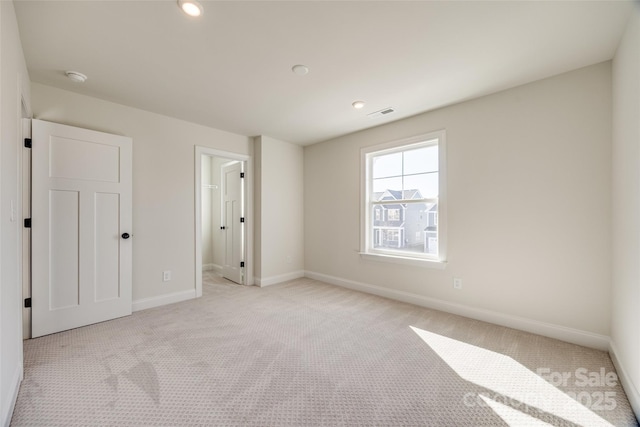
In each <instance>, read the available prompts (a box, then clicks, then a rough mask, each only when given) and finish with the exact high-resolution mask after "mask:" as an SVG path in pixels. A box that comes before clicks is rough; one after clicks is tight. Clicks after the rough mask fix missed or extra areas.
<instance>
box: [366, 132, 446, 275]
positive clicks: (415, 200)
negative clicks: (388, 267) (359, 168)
mask: <svg viewBox="0 0 640 427" xmlns="http://www.w3.org/2000/svg"><path fill="white" fill-rule="evenodd" d="M445 153H446V151H445V133H444V131H440V132H434V133H431V134H428V135H422V136H419V137H415V138H410V139H407V140H402V141H396V142H392V143H389V144H383V145H378V146H374V147H368V148H365V149H363V150H362V161H363V165H364V167H363V170H364V173H365V176H364V177H363V189H362V192H363V194H362V196H363V197H362V200H363V204H364V206H363V216H362V244H361V246H362V247H361V252H362V254H363V255H365V256H366V255H374V256H383V257H384V256H387V257H392V258H394V259H395V258H406V259H415V260H418V261H431V262H433V261H436V262H440V263H442V262H444V261H445V245H444V241H445V235H444V231H445V227H444V225H445V224H444V221H443V218H444V215H443V212H444V206H446V203H445V191H444V190H445V181H444V179H445V176H444V169H445Z"/></svg>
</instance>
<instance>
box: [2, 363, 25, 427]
mask: <svg viewBox="0 0 640 427" xmlns="http://www.w3.org/2000/svg"><path fill="white" fill-rule="evenodd" d="M22 373H23V370H22V362H21V363H19V364H18V367H17V369H16V370H15V372H14V374H13V379H12V380H11V384H10V386H9V393H11V396H10V398H9V400H8V401H7V402H6V403H7V405H5V402H2V408H7V412H6V413H4V414H2V425H3V427H9V425H10V424H11V418H12V417H13V410H14V409H15V407H16V402H17V400H18V392H19V391H20V383H21V382H22Z"/></svg>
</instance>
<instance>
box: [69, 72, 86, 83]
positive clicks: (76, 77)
mask: <svg viewBox="0 0 640 427" xmlns="http://www.w3.org/2000/svg"><path fill="white" fill-rule="evenodd" d="M65 74H66V75H67V77H69V79H70V80H71V81H74V82H76V83H84V82H85V80H87V76H85V75H84V74H82V73H79V72H77V71H67V72H66V73H65Z"/></svg>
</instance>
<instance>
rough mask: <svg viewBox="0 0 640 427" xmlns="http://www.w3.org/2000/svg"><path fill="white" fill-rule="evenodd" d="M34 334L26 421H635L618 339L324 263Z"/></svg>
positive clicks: (212, 279)
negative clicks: (482, 312) (474, 313)
mask: <svg viewBox="0 0 640 427" xmlns="http://www.w3.org/2000/svg"><path fill="white" fill-rule="evenodd" d="M205 276H206V277H205V285H204V296H203V297H202V298H199V299H197V300H191V301H186V302H182V303H178V304H173V305H170V306H165V307H159V308H155V309H150V310H145V311H141V312H137V313H134V314H133V315H131V316H128V317H125V318H121V319H116V320H113V321H109V322H104V323H100V324H96V325H91V326H87V327H84V328H79V329H75V330H71V331H67V332H62V333H59V334H54V335H50V336H46V337H42V338H38V339H34V340H28V341H25V344H24V349H25V379H24V382H23V383H22V387H21V389H20V393H19V396H18V401H17V406H16V409H15V412H14V415H13V420H12V424H11V425H12V426H205V425H207V426H231V425H248V426H306V425H310V426H316V425H317V426H320V425H327V426H334V425H335V426H338V425H344V426H352V425H354V426H357V425H362V426H365V425H366V426H371V425H377V426H396V425H398V426H504V425H510V426H548V425H553V426H576V425H582V426H589V427H590V426H596V425H603V426H610V425H614V426H632V425H637V421H636V419H635V417H634V416H633V413H632V411H631V409H630V406H629V402H628V401H627V398H626V396H625V394H624V391H623V390H622V388H621V387H620V385H619V381H618V380H617V379H616V378H615V371H614V368H613V366H612V363H611V360H610V358H609V356H608V355H607V353H605V352H601V351H596V350H592V349H588V348H584V347H580V346H576V345H572V344H567V343H564V342H561V341H556V340H553V339H549V338H544V337H541V336H537V335H532V334H528V333H524V332H520V331H516V330H513V329H509V328H504V327H500V326H495V325H491V324H487V323H483V322H479V321H475V320H470V319H467V318H463V317H459V316H455V315H451V314H447V313H443V312H439V311H434V310H429V309H425V308H421V307H416V306H413V305H409V304H404V303H399V302H395V301H391V300H387V299H384V298H379V297H376V296H372V295H367V294H363V293H359V292H353V291H350V290H346V289H342V288H339V287H335V286H331V285H327V284H324V283H321V282H317V281H313V280H310V279H299V280H295V281H291V282H287V283H283V284H279V285H274V286H271V287H267V288H258V287H245V286H240V285H235V284H232V283H230V282H227V281H225V280H223V279H220V278H217V277H216V276H214V275H212V274H210V273H208V274H206V275H205Z"/></svg>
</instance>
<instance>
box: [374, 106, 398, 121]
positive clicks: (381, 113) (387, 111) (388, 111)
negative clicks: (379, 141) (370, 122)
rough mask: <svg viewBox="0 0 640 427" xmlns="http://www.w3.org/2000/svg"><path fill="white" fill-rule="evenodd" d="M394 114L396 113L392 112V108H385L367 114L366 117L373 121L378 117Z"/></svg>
mask: <svg viewBox="0 0 640 427" xmlns="http://www.w3.org/2000/svg"><path fill="white" fill-rule="evenodd" d="M395 112H396V110H394V109H393V107H387V108H383V109H382V110H379V111H374V112H373V113H369V114H367V117H369V118H371V119H375V118H378V117H384V116H388V115H389V114H393V113H395Z"/></svg>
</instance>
